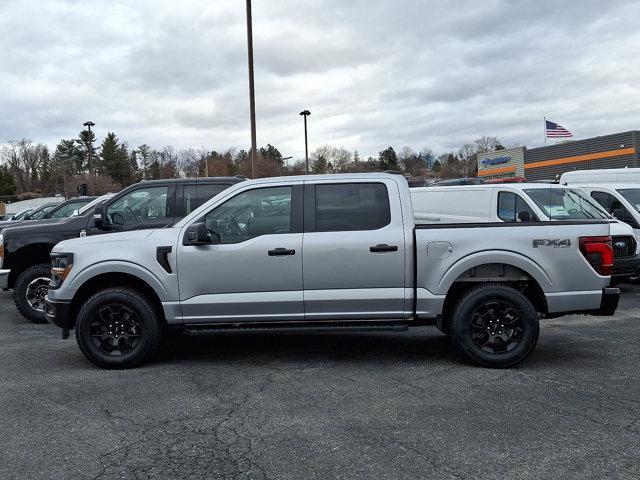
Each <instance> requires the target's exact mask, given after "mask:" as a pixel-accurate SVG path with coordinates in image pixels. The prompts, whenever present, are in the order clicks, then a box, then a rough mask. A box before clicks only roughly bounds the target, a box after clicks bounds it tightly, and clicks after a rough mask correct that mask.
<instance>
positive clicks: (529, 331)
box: [450, 283, 540, 368]
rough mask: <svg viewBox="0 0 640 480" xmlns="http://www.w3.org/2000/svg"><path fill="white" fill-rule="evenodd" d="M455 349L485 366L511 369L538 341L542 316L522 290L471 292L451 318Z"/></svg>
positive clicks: (494, 287) (498, 288) (504, 288)
mask: <svg viewBox="0 0 640 480" xmlns="http://www.w3.org/2000/svg"><path fill="white" fill-rule="evenodd" d="M450 327H451V333H450V335H451V340H452V342H453V345H454V346H455V348H456V349H457V350H458V351H459V352H460V353H463V354H464V355H466V356H467V357H469V358H470V359H471V360H473V361H474V362H475V363H477V364H479V365H482V366H485V367H502V368H504V367H511V366H513V365H516V364H517V363H519V362H521V361H522V360H524V359H525V358H526V357H527V355H529V353H531V352H532V351H533V349H534V347H535V345H536V343H537V341H538V335H539V333H540V323H539V320H538V314H537V312H536V310H535V308H534V307H533V305H532V304H531V302H530V301H529V299H528V298H527V297H525V296H524V295H523V294H522V293H520V292H519V291H518V290H516V289H514V288H512V287H510V286H508V285H502V284H498V283H494V284H485V285H481V286H478V287H475V288H472V289H471V290H469V291H468V292H467V293H466V294H465V295H464V296H463V297H462V298H461V299H460V301H459V302H458V304H457V305H456V307H455V309H454V311H453V313H452V315H451V326H450Z"/></svg>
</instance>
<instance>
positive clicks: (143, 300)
mask: <svg viewBox="0 0 640 480" xmlns="http://www.w3.org/2000/svg"><path fill="white" fill-rule="evenodd" d="M163 330H164V328H163V322H162V320H161V318H160V315H159V314H158V312H157V311H156V309H155V308H154V307H153V305H152V303H151V302H150V301H149V299H148V298H147V297H146V296H145V295H144V294H142V293H141V292H139V291H138V290H135V289H133V288H127V287H112V288H107V289H105V290H101V291H99V292H98V293H96V294H95V295H93V296H91V297H90V298H89V299H88V300H87V301H86V302H84V304H83V305H82V306H81V307H80V311H79V312H78V316H77V319H76V341H77V342H78V346H79V347H80V350H82V353H83V354H84V356H85V357H87V358H88V359H89V360H90V361H91V362H93V363H94V364H96V365H97V366H99V367H101V368H107V369H123V368H131V367H135V366H137V365H140V364H141V363H143V362H144V361H146V360H148V359H149V358H150V357H151V356H153V354H154V353H155V352H156V350H157V349H158V347H159V346H160V343H161V342H162V334H163ZM118 334H119V335H118Z"/></svg>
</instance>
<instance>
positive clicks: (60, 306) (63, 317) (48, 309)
mask: <svg viewBox="0 0 640 480" xmlns="http://www.w3.org/2000/svg"><path fill="white" fill-rule="evenodd" d="M44 302H45V305H44V316H45V318H46V319H47V321H48V322H49V323H53V324H54V325H56V326H58V327H60V328H62V329H63V330H71V329H72V328H73V327H75V319H72V318H71V317H70V315H69V309H70V306H71V302H68V301H67V302H65V301H53V300H51V299H50V298H49V296H48V295H47V296H46V297H45V299H44Z"/></svg>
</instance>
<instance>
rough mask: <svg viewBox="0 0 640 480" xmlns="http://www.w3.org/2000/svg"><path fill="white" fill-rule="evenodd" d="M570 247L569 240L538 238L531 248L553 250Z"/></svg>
mask: <svg viewBox="0 0 640 480" xmlns="http://www.w3.org/2000/svg"><path fill="white" fill-rule="evenodd" d="M570 246H571V239H569V238H565V239H559V238H539V239H535V240H534V241H533V248H538V247H553V248H568V247H570Z"/></svg>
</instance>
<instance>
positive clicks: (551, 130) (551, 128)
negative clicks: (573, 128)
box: [544, 119, 573, 138]
mask: <svg viewBox="0 0 640 480" xmlns="http://www.w3.org/2000/svg"><path fill="white" fill-rule="evenodd" d="M544 123H545V129H546V131H547V138H563V137H573V133H571V132H570V131H569V130H567V129H566V128H564V127H562V126H560V125H558V124H557V123H554V122H550V121H549V120H546V119H545V121H544Z"/></svg>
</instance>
